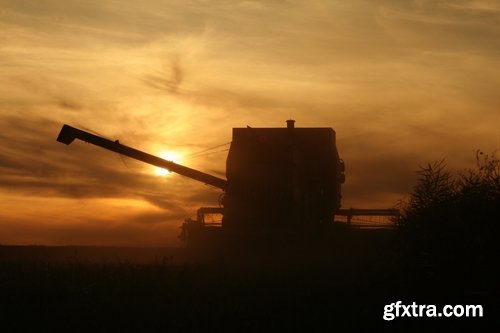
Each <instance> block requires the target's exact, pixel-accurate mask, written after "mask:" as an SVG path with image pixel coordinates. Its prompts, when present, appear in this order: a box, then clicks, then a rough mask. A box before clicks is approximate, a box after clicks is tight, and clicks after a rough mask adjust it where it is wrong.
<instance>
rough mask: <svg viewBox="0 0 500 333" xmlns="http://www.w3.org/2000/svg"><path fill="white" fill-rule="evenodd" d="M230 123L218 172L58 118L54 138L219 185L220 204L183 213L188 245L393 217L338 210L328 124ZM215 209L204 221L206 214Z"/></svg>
mask: <svg viewBox="0 0 500 333" xmlns="http://www.w3.org/2000/svg"><path fill="white" fill-rule="evenodd" d="M286 123H287V126H286V127H283V128H251V127H248V126H247V127H246V128H233V137H232V142H231V146H230V149H229V153H228V157H227V165H226V177H227V179H223V178H220V177H216V176H213V175H210V174H207V173H204V172H201V171H198V170H194V169H191V168H188V167H186V166H183V165H179V164H177V163H174V162H171V161H167V160H165V159H162V158H159V157H156V156H153V155H150V154H147V153H145V152H142V151H140V150H137V149H134V148H131V147H128V146H125V145H122V144H120V143H119V141H118V140H116V141H111V140H108V139H105V138H103V137H100V136H97V135H94V134H91V133H89V132H86V131H83V130H80V129H77V128H74V127H71V126H69V125H64V126H63V127H62V129H61V132H60V133H59V136H58V138H57V141H59V142H62V143H65V144H67V145H69V144H70V143H71V142H73V141H74V140H75V139H79V140H82V141H86V142H88V143H91V144H93V145H96V146H99V147H102V148H104V149H107V150H111V151H114V152H116V153H119V154H122V155H125V156H128V157H130V158H133V159H136V160H140V161H142V162H145V163H148V164H151V165H154V166H157V167H160V168H164V169H167V170H169V171H171V172H175V173H178V174H180V175H182V176H185V177H188V178H191V179H194V180H197V181H199V182H202V183H205V184H208V185H211V186H214V187H216V188H219V189H220V190H222V191H223V198H222V200H221V202H220V205H219V207H202V208H200V209H199V210H198V213H197V218H196V220H192V219H186V220H185V222H184V224H183V225H182V227H181V228H182V233H181V236H180V237H181V239H182V240H184V241H185V242H186V243H187V244H188V245H189V244H206V243H207V241H208V242H209V243H212V244H213V242H215V243H220V242H221V240H225V241H227V240H234V242H238V243H242V242H243V243H245V242H246V243H247V244H249V245H250V246H251V244H255V242H256V241H258V242H261V243H262V242H263V241H266V240H268V241H270V242H275V241H276V240H280V239H281V240H284V241H285V242H287V241H288V240H290V239H293V240H297V239H304V238H308V237H310V236H311V235H317V234H322V233H325V232H326V231H327V230H332V226H333V225H334V221H335V216H339V215H344V216H346V217H347V221H348V222H350V221H351V219H352V217H353V216H355V215H374V216H380V215H384V216H394V215H397V214H398V211H397V210H387V209H384V210H376V209H366V210H360V209H356V210H353V209H341V208H340V207H341V198H342V195H341V185H342V184H343V183H344V182H345V174H344V172H345V165H344V162H343V161H342V159H341V158H340V157H339V154H338V151H337V146H336V135H335V131H334V130H333V129H332V128H296V127H295V126H294V125H295V121H294V120H287V122H286ZM210 214H217V215H221V216H222V219H221V221H220V222H219V223H215V224H214V223H209V222H208V221H207V219H206V216H207V215H210Z"/></svg>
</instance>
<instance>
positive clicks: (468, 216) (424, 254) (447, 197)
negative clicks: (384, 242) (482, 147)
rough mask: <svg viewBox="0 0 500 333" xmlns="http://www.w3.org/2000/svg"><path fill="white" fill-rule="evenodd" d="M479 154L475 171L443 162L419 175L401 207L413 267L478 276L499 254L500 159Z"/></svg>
mask: <svg viewBox="0 0 500 333" xmlns="http://www.w3.org/2000/svg"><path fill="white" fill-rule="evenodd" d="M495 153H496V152H493V153H491V154H485V153H483V152H482V151H479V150H477V151H476V164H477V165H476V168H474V169H468V170H465V171H462V172H457V173H452V172H450V171H448V170H447V169H446V164H445V162H444V160H441V161H437V162H434V163H429V164H427V165H426V166H424V167H421V168H420V170H419V171H417V173H418V175H419V178H418V180H417V183H416V185H415V186H414V187H413V191H412V193H411V194H410V196H409V198H408V199H407V200H406V201H404V202H402V203H401V217H400V218H399V219H398V220H397V221H396V223H397V225H398V226H399V228H400V231H401V236H402V244H403V253H404V256H405V259H406V261H407V262H408V264H410V265H413V267H414V268H415V267H416V268H417V269H419V270H421V269H423V268H426V269H430V270H432V271H433V272H434V273H436V274H447V273H450V274H453V275H454V276H457V274H458V275H460V276H462V277H463V276H466V277H467V276H468V277H478V276H484V275H482V274H480V272H486V271H488V270H490V269H491V268H492V266H493V265H496V264H495V262H496V260H497V253H499V252H498V250H499V246H498V243H499V241H500V240H499V239H498V231H499V227H498V225H499V223H500V222H499V221H500V160H499V159H498V158H497V157H496V154H495Z"/></svg>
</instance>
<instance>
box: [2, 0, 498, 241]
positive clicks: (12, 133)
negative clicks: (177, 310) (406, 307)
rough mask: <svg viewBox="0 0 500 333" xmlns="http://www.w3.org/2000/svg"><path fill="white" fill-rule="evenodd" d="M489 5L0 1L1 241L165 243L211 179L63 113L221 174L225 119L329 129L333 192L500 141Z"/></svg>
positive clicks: (369, 186)
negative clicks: (92, 139) (61, 136)
mask: <svg viewBox="0 0 500 333" xmlns="http://www.w3.org/2000/svg"><path fill="white" fill-rule="evenodd" d="M499 88H500V3H499V2H498V1H488V0H483V1H482V0H477V1H473V0H471V1H465V0H414V1H404V0H379V1H367V0H353V1H341V0H338V1H292V0H290V1H239V2H238V1H223V0H215V1H201V0H199V1H194V0H193V1H189V0H173V1H164V0H162V1H160V0H141V1H139V0H137V1H111V0H88V1H71V0H68V1H60V0H39V1H19V0H0V125H1V128H2V131H1V132H0V171H1V172H0V243H1V244H50V245H53V244H82V245H83V244H87V245H168V244H174V243H175V242H176V241H177V240H176V237H177V235H178V233H179V225H180V224H181V222H182V221H183V219H184V218H186V217H188V216H194V214H195V211H196V209H197V207H199V206H206V205H213V204H214V203H216V202H217V198H218V196H219V192H218V191H217V190H216V189H212V188H210V187H208V186H205V185H203V184H199V183H197V182H195V181H191V180H189V179H184V178H182V177H180V176H178V175H167V176H163V177H161V176H158V175H156V174H155V172H154V168H152V167H150V166H147V165H143V164H141V163H139V162H136V161H132V160H130V159H125V158H123V159H122V158H120V156H118V155H116V154H113V153H110V152H106V151H104V150H102V149H99V148H96V147H93V146H90V145H87V144H83V143H81V142H77V143H75V144H73V145H71V146H69V147H68V146H65V145H62V144H59V143H57V142H56V141H55V138H56V136H57V134H58V132H59V129H60V127H61V126H62V124H64V123H68V124H70V125H73V126H75V127H80V128H84V129H91V130H93V131H95V132H97V133H100V134H102V135H104V136H106V137H109V138H113V139H120V142H121V143H123V144H127V145H130V146H133V147H136V148H139V149H143V150H145V151H148V152H151V153H154V154H159V153H160V152H163V151H174V152H177V153H178V154H180V155H181V157H182V162H183V163H184V164H186V165H187V166H190V167H193V168H198V169H200V170H202V171H205V172H208V173H213V174H215V175H219V176H223V175H224V170H225V159H226V154H227V152H224V151H222V152H221V151H219V152H217V153H214V154H209V155H200V156H196V155H195V156H189V155H191V154H193V153H195V152H198V151H202V150H204V149H206V148H208V147H212V146H216V145H219V144H223V143H227V142H229V141H230V140H231V128H232V127H245V126H246V125H250V126H252V127H259V126H266V127H278V126H285V124H284V121H285V120H286V119H289V118H294V119H295V120H297V123H296V125H297V126H299V127H307V126H313V127H314V126H317V127H332V128H334V129H335V130H336V132H337V139H338V148H339V151H340V154H341V156H342V158H343V159H344V160H345V161H346V165H347V172H346V175H347V181H346V184H345V186H344V199H345V200H344V202H343V206H344V207H346V208H348V207H378V208H386V207H391V206H393V205H394V204H396V202H397V200H398V199H401V198H403V197H404V196H405V195H406V194H407V193H408V192H409V191H410V189H411V186H412V185H413V184H414V181H415V178H416V176H415V173H414V171H415V170H416V169H417V168H418V166H419V165H423V164H425V163H426V162H429V161H434V160H437V159H441V158H446V160H447V162H448V164H449V165H450V166H451V167H452V168H453V169H457V170H460V169H464V168H468V167H473V166H474V154H473V150H474V149H476V148H481V149H483V150H485V151H487V152H489V151H493V150H494V149H497V148H500V134H499V128H500V116H499V114H500V112H499V110H498V108H499V104H500V103H499V102H500V94H499V93H498V91H499Z"/></svg>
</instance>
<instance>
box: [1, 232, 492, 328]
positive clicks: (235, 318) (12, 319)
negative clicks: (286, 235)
mask: <svg viewBox="0 0 500 333" xmlns="http://www.w3.org/2000/svg"><path fill="white" fill-rule="evenodd" d="M332 241H333V244H331V246H327V247H318V248H315V249H314V250H311V251H307V253H306V252H305V251H303V250H300V251H297V250H295V251H294V250H293V249H290V250H289V251H281V252H279V254H277V253H278V252H276V253H270V252H267V253H263V252H256V253H255V254H254V255H252V256H247V257H245V258H243V257H239V256H238V255H232V256H226V257H224V259H222V258H208V257H206V256H204V257H203V258H201V257H192V256H189V255H188V254H186V253H185V252H184V251H183V250H182V249H175V248H98V247H43V246H28V247H17V246H1V247H0V292H1V295H2V298H1V300H0V310H1V312H0V317H1V319H2V327H3V329H2V331H5V332H12V331H25V330H27V329H28V328H31V327H34V328H39V329H41V328H48V329H51V330H57V331H69V330H78V331H99V332H100V331H113V332H114V331H144V330H146V331H150V330H164V331H166V330H168V331H181V330H183V331H185V330H188V331H201V330H203V331H206V330H216V329H217V330H224V331H227V330H235V331H241V330H244V331H264V330H265V331H270V330H273V331H274V330H280V331H282V330H285V329H286V330H288V329H293V330H299V331H308V332H309V331H331V330H333V329H336V328H343V329H355V328H359V327H362V326H365V325H367V324H369V325H371V327H375V326H406V325H409V324H411V326H414V325H418V324H422V323H423V320H422V319H417V318H396V320H394V321H392V322H386V321H384V320H383V319H382V315H383V308H384V305H385V304H390V303H392V302H396V301H398V300H400V301H402V302H403V304H411V303H412V302H417V303H419V304H437V305H440V304H482V305H483V306H484V307H485V318H469V319H465V318H460V319H449V318H446V319H444V318H439V319H436V318H435V319H434V320H433V323H432V324H433V325H444V326H446V325H452V324H457V325H460V326H463V325H466V324H470V325H472V327H475V328H477V327H478V326H480V325H486V324H490V323H491V322H492V321H493V320H495V319H496V318H497V315H498V312H497V311H498V294H497V291H496V281H493V280H489V279H488V276H489V275H490V274H487V273H485V274H484V275H481V274H482V273H481V272H475V275H473V276H471V275H469V274H468V273H466V272H464V271H461V270H460V268H457V271H450V270H446V271H442V270H440V269H439V267H434V266H433V263H432V262H429V263H426V262H419V263H417V262H408V260H407V259H408V258H406V257H405V256H404V255H403V254H402V253H401V252H400V251H398V249H399V248H400V247H401V244H400V240H399V238H398V236H397V233H396V232H395V231H394V230H365V231H361V230H358V231H346V232H344V233H343V234H341V235H338V236H336V237H335V238H334V239H332ZM281 250H283V248H281ZM266 251H268V249H266ZM227 253H231V251H230V250H228V251H227ZM460 272H461V273H460ZM491 279H493V277H491Z"/></svg>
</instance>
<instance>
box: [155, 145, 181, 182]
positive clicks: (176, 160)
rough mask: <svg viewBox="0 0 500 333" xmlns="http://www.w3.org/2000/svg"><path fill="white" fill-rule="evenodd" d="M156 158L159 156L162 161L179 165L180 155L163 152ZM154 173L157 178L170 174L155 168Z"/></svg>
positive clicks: (165, 170) (167, 171)
mask: <svg viewBox="0 0 500 333" xmlns="http://www.w3.org/2000/svg"><path fill="white" fill-rule="evenodd" d="M158 156H160V157H161V158H163V159H164V160H167V161H170V162H174V163H180V155H179V154H178V153H176V152H172V151H164V152H161V153H159V154H158ZM154 173H155V175H157V176H166V175H169V174H171V173H172V172H171V171H169V170H167V169H163V168H158V167H155V168H154Z"/></svg>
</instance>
